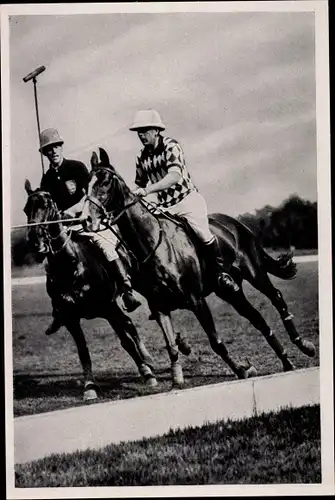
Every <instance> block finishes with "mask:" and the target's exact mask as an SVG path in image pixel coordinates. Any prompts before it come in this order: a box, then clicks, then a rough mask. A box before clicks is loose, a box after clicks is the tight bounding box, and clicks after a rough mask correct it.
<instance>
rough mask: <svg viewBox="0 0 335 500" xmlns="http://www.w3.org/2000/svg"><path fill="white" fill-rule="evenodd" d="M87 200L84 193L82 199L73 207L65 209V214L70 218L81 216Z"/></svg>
mask: <svg viewBox="0 0 335 500" xmlns="http://www.w3.org/2000/svg"><path fill="white" fill-rule="evenodd" d="M85 200H86V195H84V196H83V197H82V198H81V200H79V201H78V203H75V205H72V207H69V208H67V209H66V210H64V212H63V215H64V216H65V217H69V218H71V217H79V216H80V215H81V213H82V211H83V208H84V203H85Z"/></svg>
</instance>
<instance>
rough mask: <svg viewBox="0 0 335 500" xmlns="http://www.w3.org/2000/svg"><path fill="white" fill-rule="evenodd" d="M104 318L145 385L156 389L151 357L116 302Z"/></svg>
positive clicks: (129, 320)
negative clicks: (132, 361)
mask: <svg viewBox="0 0 335 500" xmlns="http://www.w3.org/2000/svg"><path fill="white" fill-rule="evenodd" d="M105 317H106V319H107V321H108V322H109V323H110V325H111V327H112V328H113V330H114V331H115V333H116V334H117V336H118V337H119V339H120V342H121V345H122V347H123V348H124V349H125V350H126V351H127V353H128V354H129V355H130V357H131V358H132V359H133V360H134V362H135V363H136V366H137V368H138V370H139V372H140V374H141V375H142V377H143V378H144V380H145V382H146V384H147V385H148V386H149V387H156V386H157V380H156V377H155V376H154V374H153V373H152V365H153V360H152V357H151V356H150V354H149V352H148V351H147V348H146V346H145V344H144V342H143V341H142V340H141V339H140V337H139V335H138V333H137V330H136V328H135V326H134V324H133V322H132V321H131V319H130V318H129V317H128V316H127V315H126V314H124V313H123V312H122V311H121V309H120V307H119V306H118V304H117V303H116V302H113V303H112V305H111V306H110V307H109V308H108V314H107V315H106V316H105Z"/></svg>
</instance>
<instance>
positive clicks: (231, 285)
mask: <svg viewBox="0 0 335 500" xmlns="http://www.w3.org/2000/svg"><path fill="white" fill-rule="evenodd" d="M218 284H219V286H224V287H226V288H228V289H230V290H231V291H233V292H238V291H239V289H240V287H239V286H238V284H237V283H235V281H234V280H233V278H232V277H231V276H230V275H229V274H228V273H225V272H222V271H221V272H220V275H219V278H218Z"/></svg>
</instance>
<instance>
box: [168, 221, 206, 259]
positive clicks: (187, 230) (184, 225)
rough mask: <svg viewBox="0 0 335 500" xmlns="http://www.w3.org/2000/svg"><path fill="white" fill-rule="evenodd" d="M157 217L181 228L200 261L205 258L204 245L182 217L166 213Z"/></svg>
mask: <svg viewBox="0 0 335 500" xmlns="http://www.w3.org/2000/svg"><path fill="white" fill-rule="evenodd" d="M158 217H159V218H161V219H168V220H170V221H171V222H173V223H174V224H176V225H177V226H179V227H181V228H182V229H183V230H184V231H185V233H186V235H187V236H188V237H189V238H190V240H191V241H192V243H193V245H194V247H195V249H196V252H197V254H198V255H199V257H201V260H202V259H203V258H205V252H204V245H202V243H201V241H200V239H199V236H198V235H197V234H196V233H195V231H194V229H192V227H191V226H190V225H189V223H188V222H187V219H186V218H185V217H183V216H182V215H175V214H170V213H168V212H159V214H158Z"/></svg>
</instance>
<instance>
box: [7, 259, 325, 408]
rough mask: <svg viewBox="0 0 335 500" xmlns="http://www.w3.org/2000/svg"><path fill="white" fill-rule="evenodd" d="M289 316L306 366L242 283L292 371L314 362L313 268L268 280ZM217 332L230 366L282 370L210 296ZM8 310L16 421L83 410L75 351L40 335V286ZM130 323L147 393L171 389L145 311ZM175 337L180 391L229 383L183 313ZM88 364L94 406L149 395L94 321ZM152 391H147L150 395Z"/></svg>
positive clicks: (62, 339)
mask: <svg viewBox="0 0 335 500" xmlns="http://www.w3.org/2000/svg"><path fill="white" fill-rule="evenodd" d="M273 283H274V284H275V285H276V286H278V288H280V290H281V291H282V293H283V295H284V297H285V300H286V301H287V303H288V305H289V309H290V311H291V312H292V313H293V314H294V316H295V322H296V326H297V328H298V331H299V333H300V334H301V335H303V336H304V337H305V338H306V339H308V340H311V341H312V342H314V344H315V346H316V348H317V355H316V357H315V358H313V359H311V358H308V357H306V356H305V355H303V354H302V353H301V352H300V351H299V350H298V349H297V348H296V347H295V346H294V345H292V344H291V342H290V340H289V338H288V336H287V334H286V332H285V331H284V328H283V325H282V323H281V320H280V318H279V315H278V313H277V311H276V310H275V309H274V308H273V307H272V305H271V304H270V302H269V300H268V299H267V298H266V297H264V296H263V295H261V294H260V293H259V292H257V291H256V290H254V289H252V288H251V287H250V286H249V285H248V284H246V285H245V290H246V294H247V296H248V297H249V299H250V301H251V302H252V303H253V304H254V305H255V306H256V307H257V308H258V310H259V311H261V312H262V314H263V316H264V317H265V319H266V320H267V322H268V323H269V324H270V325H271V327H272V328H273V329H274V331H275V332H276V333H277V335H278V338H279V339H280V340H281V341H282V343H283V344H284V346H285V347H286V348H287V350H288V353H289V356H290V357H291V359H292V361H293V363H294V364H295V365H296V367H297V368H306V367H309V366H316V365H318V363H319V360H318V337H319V331H318V277H317V263H315V262H312V263H304V264H299V265H298V276H297V278H296V279H295V280H292V281H286V282H285V281H281V280H277V279H273ZM208 302H209V305H210V307H211V309H212V311H213V315H214V318H215V321H216V325H217V328H218V331H219V332H220V333H221V335H222V338H223V339H224V342H225V343H226V345H227V348H228V349H229V352H230V353H231V355H232V356H233V357H234V359H239V360H241V361H243V360H244V359H245V358H246V357H248V358H249V359H250V360H251V361H252V362H253V363H254V365H255V366H256V368H257V370H258V374H259V375H265V374H269V373H276V372H279V371H281V370H282V366H281V363H280V362H279V360H278V359H277V357H276V356H275V354H274V353H273V351H272V350H271V349H270V347H269V346H268V344H267V342H266V341H265V339H264V338H263V337H262V335H261V334H260V333H259V332H258V331H256V330H255V329H254V328H253V327H252V326H251V325H250V324H249V323H248V322H247V321H246V320H245V319H244V318H241V317H240V316H239V315H237V313H236V312H235V311H234V309H233V308H232V307H231V306H229V305H228V304H226V303H223V302H222V301H220V300H219V299H217V297H216V296H213V295H212V296H211V297H209V299H208ZM12 303H13V369H14V413H15V415H16V416H19V415H27V414H32V413H38V412H44V411H50V410H55V409H61V408H67V407H71V406H76V405H81V404H84V403H83V401H82V391H83V387H82V385H81V384H82V382H81V380H82V374H81V366H80V363H79V359H78V355H77V351H76V346H75V344H74V341H73V339H72V337H71V336H70V334H68V332H67V331H66V330H65V329H64V328H62V329H61V330H60V331H59V332H58V333H57V334H54V335H53V336H51V337H47V336H46V335H45V334H44V331H45V329H46V327H47V325H48V323H49V321H50V312H51V308H50V299H49V297H48V296H47V294H46V291H45V286H44V285H34V286H21V287H14V288H13V294H12ZM131 316H132V319H133V321H134V323H135V325H136V326H137V328H138V331H139V333H140V335H141V337H142V338H143V339H144V341H145V343H146V345H147V347H148V349H149V350H150V352H151V354H152V355H153V357H154V360H155V373H156V375H157V379H158V382H159V384H158V387H157V389H155V392H163V391H168V390H170V389H171V378H170V369H169V358H168V354H167V351H166V347H165V343H164V340H163V335H162V333H161V332H160V330H159V329H158V326H157V325H156V323H155V322H153V321H149V320H148V309H147V306H146V303H145V300H144V299H143V305H142V307H141V308H140V309H139V310H137V311H135V312H134V313H132V315H131ZM173 319H174V324H175V326H176V330H177V331H181V332H183V334H184V335H185V336H186V337H187V338H188V340H189V341H190V342H191V344H192V348H193V351H192V354H191V355H190V356H189V357H184V356H182V364H183V368H184V375H185V379H186V387H193V386H199V385H204V384H209V383H216V382H222V381H225V380H231V379H233V378H234V375H233V374H232V372H231V371H230V369H229V368H228V367H227V366H226V365H225V364H224V363H223V361H222V360H221V359H220V358H219V357H218V356H217V355H216V354H215V353H214V352H213V351H212V349H211V348H210V345H209V342H208V339H207V336H206V334H205V333H204V332H203V331H202V329H201V327H200V325H199V324H198V323H197V321H196V319H195V317H194V316H193V315H192V314H191V313H189V312H188V311H178V312H175V313H173ZM83 327H84V331H85V335H86V338H87V342H88V347H89V350H90V353H91V357H92V363H93V370H94V373H95V376H96V379H97V382H98V383H99V384H100V386H101V389H102V394H101V399H100V401H101V400H102V401H104V400H115V399H124V398H129V397H136V396H141V395H144V394H148V393H149V389H147V388H146V387H145V386H144V384H143V383H142V381H141V379H140V377H139V375H138V372H137V368H136V366H135V365H134V363H133V361H132V360H131V359H130V358H129V356H128V355H127V354H126V353H125V351H124V350H123V349H122V347H121V346H120V343H119V340H118V339H117V338H116V335H115V334H114V332H113V331H112V330H111V328H110V327H109V325H108V323H107V322H106V321H105V320H102V319H96V320H90V321H86V320H83ZM151 391H152V390H151Z"/></svg>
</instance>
